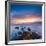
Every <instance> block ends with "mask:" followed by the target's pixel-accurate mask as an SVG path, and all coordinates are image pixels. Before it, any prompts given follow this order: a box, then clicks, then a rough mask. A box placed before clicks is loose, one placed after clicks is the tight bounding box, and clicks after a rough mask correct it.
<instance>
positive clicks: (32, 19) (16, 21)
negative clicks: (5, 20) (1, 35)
mask: <svg viewBox="0 0 46 46" xmlns="http://www.w3.org/2000/svg"><path fill="white" fill-rule="evenodd" d="M40 21H42V19H41V17H38V16H31V17H24V18H11V20H10V22H11V24H22V23H33V22H40Z"/></svg>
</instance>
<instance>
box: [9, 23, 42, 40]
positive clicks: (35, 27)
mask: <svg viewBox="0 0 46 46" xmlns="http://www.w3.org/2000/svg"><path fill="white" fill-rule="evenodd" d="M15 27H19V30H18V29H15ZM22 27H26V28H25V29H24V31H26V32H29V31H28V30H27V28H28V27H29V28H30V29H31V31H30V32H36V33H37V34H38V35H41V36H42V23H32V24H29V25H26V24H25V25H23V24H22V25H11V26H10V39H12V38H15V37H16V38H18V37H19V34H18V32H22V33H23V31H22V30H21V28H22Z"/></svg>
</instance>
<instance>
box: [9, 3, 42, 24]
mask: <svg viewBox="0 0 46 46" xmlns="http://www.w3.org/2000/svg"><path fill="white" fill-rule="evenodd" d="M41 8H42V6H41V5H38V4H17V3H16V4H15V3H13V4H11V5H10V22H11V24H23V23H34V22H41V21H42V9H41Z"/></svg>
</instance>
